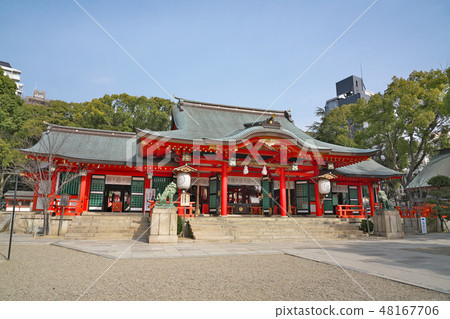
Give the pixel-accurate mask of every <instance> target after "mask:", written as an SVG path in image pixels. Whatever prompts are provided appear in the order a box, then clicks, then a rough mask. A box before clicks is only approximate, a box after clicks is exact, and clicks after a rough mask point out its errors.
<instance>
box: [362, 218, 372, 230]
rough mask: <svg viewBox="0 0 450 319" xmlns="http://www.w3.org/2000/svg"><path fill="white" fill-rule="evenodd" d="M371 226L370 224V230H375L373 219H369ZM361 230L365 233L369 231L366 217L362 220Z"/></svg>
mask: <svg viewBox="0 0 450 319" xmlns="http://www.w3.org/2000/svg"><path fill="white" fill-rule="evenodd" d="M369 226H370V231H371V232H373V223H372V221H371V220H369ZM359 230H362V231H364V232H365V233H367V220H366V219H363V220H362V221H361V225H359Z"/></svg>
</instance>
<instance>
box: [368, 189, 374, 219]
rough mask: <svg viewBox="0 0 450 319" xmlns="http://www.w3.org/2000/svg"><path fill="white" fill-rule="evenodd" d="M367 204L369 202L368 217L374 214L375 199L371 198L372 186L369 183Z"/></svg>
mask: <svg viewBox="0 0 450 319" xmlns="http://www.w3.org/2000/svg"><path fill="white" fill-rule="evenodd" d="M369 202H370V215H372V216H373V215H374V214H375V198H373V186H372V184H371V183H369Z"/></svg>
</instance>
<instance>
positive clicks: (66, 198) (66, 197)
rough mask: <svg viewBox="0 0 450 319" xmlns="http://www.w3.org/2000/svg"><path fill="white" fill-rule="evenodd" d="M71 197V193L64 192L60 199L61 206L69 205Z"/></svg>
mask: <svg viewBox="0 0 450 319" xmlns="http://www.w3.org/2000/svg"><path fill="white" fill-rule="evenodd" d="M69 199H70V195H69V194H62V195H61V198H60V200H59V205H61V206H69Z"/></svg>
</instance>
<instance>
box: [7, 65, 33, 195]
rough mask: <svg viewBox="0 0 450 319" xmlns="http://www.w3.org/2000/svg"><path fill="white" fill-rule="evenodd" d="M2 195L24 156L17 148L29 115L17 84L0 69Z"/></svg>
mask: <svg viewBox="0 0 450 319" xmlns="http://www.w3.org/2000/svg"><path fill="white" fill-rule="evenodd" d="M0 70H1V71H0V197H2V196H3V194H4V192H5V185H6V184H7V182H8V180H9V179H10V177H11V174H10V173H11V170H13V169H14V165H15V164H16V163H17V162H18V161H20V159H21V158H23V156H22V155H21V154H20V153H19V152H18V151H17V150H16V147H17V145H18V140H17V138H16V134H17V132H18V131H20V129H21V127H22V125H23V123H24V121H25V119H26V117H27V115H26V112H25V110H24V104H23V100H22V99H21V98H20V97H19V96H17V95H16V94H15V92H16V84H15V82H14V81H13V80H12V79H10V78H9V77H8V76H6V75H4V74H3V70H2V69H0Z"/></svg>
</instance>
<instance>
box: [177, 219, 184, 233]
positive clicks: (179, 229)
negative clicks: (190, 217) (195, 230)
mask: <svg viewBox="0 0 450 319" xmlns="http://www.w3.org/2000/svg"><path fill="white" fill-rule="evenodd" d="M182 231H183V218H182V217H181V216H180V215H178V216H177V235H180V234H181V232H182Z"/></svg>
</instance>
